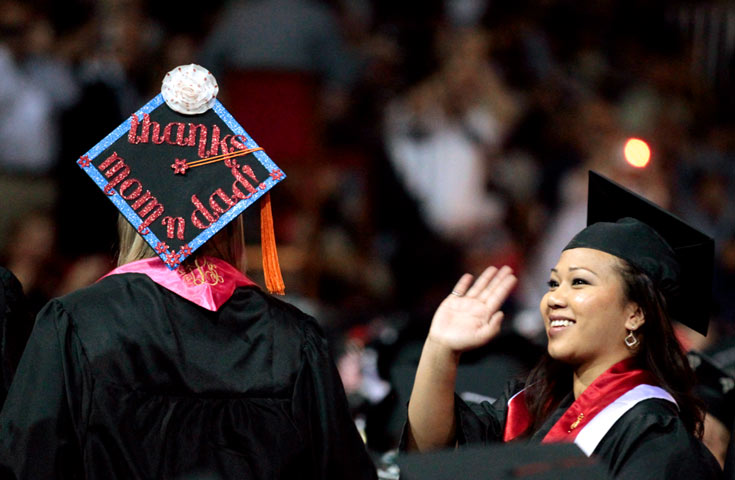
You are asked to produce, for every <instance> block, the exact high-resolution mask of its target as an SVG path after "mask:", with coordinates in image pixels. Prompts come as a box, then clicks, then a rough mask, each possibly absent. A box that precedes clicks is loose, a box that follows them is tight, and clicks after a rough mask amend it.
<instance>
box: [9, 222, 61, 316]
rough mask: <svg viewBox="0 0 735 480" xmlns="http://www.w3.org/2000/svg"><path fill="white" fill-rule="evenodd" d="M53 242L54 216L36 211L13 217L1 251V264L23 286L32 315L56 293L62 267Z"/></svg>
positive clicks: (54, 240)
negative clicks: (13, 220)
mask: <svg viewBox="0 0 735 480" xmlns="http://www.w3.org/2000/svg"><path fill="white" fill-rule="evenodd" d="M56 241H57V239H56V223H55V222H54V219H53V217H52V216H51V215H49V214H48V213H46V212H44V211H40V210H37V211H33V212H29V213H27V214H25V215H23V216H22V217H20V218H18V219H16V220H15V222H14V225H12V227H11V228H10V230H9V238H8V242H7V244H6V246H5V249H4V250H2V251H0V263H2V265H5V266H6V267H7V268H8V269H9V270H10V271H12V272H13V273H14V274H15V276H16V277H17V278H18V280H19V281H20V283H21V285H23V289H24V291H25V296H26V298H27V305H28V307H27V308H28V311H29V312H30V313H31V314H32V315H33V317H35V315H36V313H38V311H39V310H40V309H41V307H43V306H44V305H45V304H46V302H48V301H49V300H50V299H51V298H52V297H53V296H55V295H56V292H57V290H56V289H57V287H58V284H59V282H60V277H61V274H62V272H63V267H62V265H61V264H60V263H61V259H59V258H58V257H57V256H56V253H57V252H56V245H57V243H56Z"/></svg>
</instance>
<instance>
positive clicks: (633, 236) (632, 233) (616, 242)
mask: <svg viewBox="0 0 735 480" xmlns="http://www.w3.org/2000/svg"><path fill="white" fill-rule="evenodd" d="M588 190H589V194H588V195H589V197H588V200H587V225H588V226H587V228H585V229H584V230H582V231H581V232H579V233H578V234H577V235H576V236H575V237H574V238H573V239H572V240H571V241H570V242H569V244H568V245H567V246H566V247H565V250H566V249H570V248H593V249H595V250H601V251H603V252H606V253H610V254H612V255H615V256H616V257H619V258H622V259H623V260H626V261H627V262H628V263H630V264H631V265H633V266H634V267H636V268H638V269H639V270H641V271H643V272H644V273H646V274H647V275H648V276H649V277H650V278H651V280H652V281H653V283H654V285H655V286H656V287H657V288H658V289H659V290H660V291H661V292H662V293H663V295H664V297H665V298H666V302H667V309H668V312H669V315H670V316H671V318H673V319H674V320H677V321H679V322H681V323H683V324H684V325H687V326H688V327H690V328H692V329H694V330H696V331H697V332H699V333H701V334H703V335H706V334H707V327H708V325H709V316H710V303H711V302H710V300H711V296H712V275H713V268H714V251H715V244H714V240H713V239H712V238H711V237H709V236H707V235H706V234H704V233H702V232H700V231H699V230H697V229H696V228H694V227H692V226H691V225H689V224H687V223H686V222H684V221H683V220H681V219H679V218H678V217H676V216H675V215H673V214H671V213H669V212H667V211H666V210H664V209H663V208H661V207H659V206H658V205H656V204H654V203H652V202H650V201H649V200H647V199H645V198H643V197H642V196H640V195H638V194H636V193H634V192H632V191H630V190H628V189H626V188H625V187H623V186H621V185H619V184H617V183H615V182H613V181H611V180H609V179H607V178H605V177H603V176H602V175H599V174H598V173H595V172H592V171H590V172H589V189H588Z"/></svg>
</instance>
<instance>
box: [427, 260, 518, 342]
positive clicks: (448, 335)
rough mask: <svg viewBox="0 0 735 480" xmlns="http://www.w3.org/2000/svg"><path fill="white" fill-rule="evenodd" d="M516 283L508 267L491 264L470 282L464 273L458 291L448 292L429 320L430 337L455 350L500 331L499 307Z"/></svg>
mask: <svg viewBox="0 0 735 480" xmlns="http://www.w3.org/2000/svg"><path fill="white" fill-rule="evenodd" d="M515 284H516V278H515V276H514V275H513V274H512V271H511V269H510V268H508V267H503V268H501V269H500V270H497V269H496V268H494V267H490V268H488V269H487V270H485V271H484V272H483V273H482V275H480V276H479V277H478V278H477V280H475V281H474V283H473V282H472V277H471V276H470V275H465V276H463V277H462V278H461V279H460V281H459V282H458V283H457V286H456V287H455V290H454V291H455V292H458V293H459V294H460V295H461V296H460V295H457V294H453V295H449V296H448V297H447V298H446V299H444V301H443V302H442V303H441V305H440V306H439V308H438V309H437V311H436V313H435V314H434V319H433V320H432V323H431V329H430V331H429V337H430V338H431V339H432V340H434V341H436V342H439V343H441V344H442V345H445V346H446V347H448V348H450V349H452V350H453V351H456V352H463V351H466V350H471V349H473V348H477V347H480V346H482V345H484V344H486V343H487V342H489V341H490V340H492V339H493V338H494V337H495V336H496V335H497V334H498V332H499V331H500V325H501V322H502V319H503V312H501V311H500V310H499V309H500V307H501V305H502V304H503V302H504V301H505V299H506V298H507V297H508V295H509V294H510V291H511V290H512V289H513V287H514V286H515Z"/></svg>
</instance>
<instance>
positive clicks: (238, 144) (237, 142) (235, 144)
mask: <svg viewBox="0 0 735 480" xmlns="http://www.w3.org/2000/svg"><path fill="white" fill-rule="evenodd" d="M246 142H247V139H246V138H245V135H234V136H233V137H232V139H231V140H230V144H231V145H232V148H234V149H236V150H245V148H246V147H245V143H246Z"/></svg>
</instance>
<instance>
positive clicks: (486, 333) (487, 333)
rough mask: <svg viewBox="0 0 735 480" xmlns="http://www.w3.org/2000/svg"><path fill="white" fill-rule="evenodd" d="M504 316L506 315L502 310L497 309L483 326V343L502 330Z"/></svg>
mask: <svg viewBox="0 0 735 480" xmlns="http://www.w3.org/2000/svg"><path fill="white" fill-rule="evenodd" d="M504 317H505V315H504V314H503V312H501V311H497V312H495V313H494V314H492V316H490V319H489V320H488V322H487V323H486V324H485V325H484V326H483V328H482V335H483V337H484V338H483V343H487V342H489V341H490V340H492V339H493V338H495V336H496V335H497V334H498V333H499V332H500V326H501V324H502V323H503V318H504Z"/></svg>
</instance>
